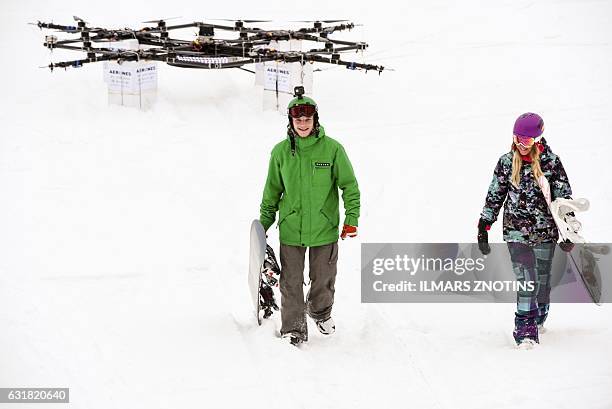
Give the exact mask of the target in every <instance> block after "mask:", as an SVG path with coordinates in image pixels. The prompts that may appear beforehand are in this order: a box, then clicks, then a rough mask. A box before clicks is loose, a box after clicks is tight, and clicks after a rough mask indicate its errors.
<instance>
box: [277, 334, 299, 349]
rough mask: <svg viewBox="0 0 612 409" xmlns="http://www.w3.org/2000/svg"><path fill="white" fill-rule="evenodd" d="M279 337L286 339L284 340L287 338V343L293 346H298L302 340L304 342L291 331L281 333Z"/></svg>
mask: <svg viewBox="0 0 612 409" xmlns="http://www.w3.org/2000/svg"><path fill="white" fill-rule="evenodd" d="M281 338H283V339H286V340H287V341H289V343H290V344H291V345H293V346H298V345H300V344H301V343H302V342H304V341H302V338H300V337H298V336H297V335H295V334H292V333H288V334H283V335H282V336H281Z"/></svg>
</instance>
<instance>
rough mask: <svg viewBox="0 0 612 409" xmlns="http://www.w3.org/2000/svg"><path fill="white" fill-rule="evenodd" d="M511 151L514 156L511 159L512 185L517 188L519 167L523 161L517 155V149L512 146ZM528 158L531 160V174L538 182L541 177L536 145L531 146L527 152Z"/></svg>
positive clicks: (538, 153)
mask: <svg viewBox="0 0 612 409" xmlns="http://www.w3.org/2000/svg"><path fill="white" fill-rule="evenodd" d="M512 151H513V152H514V155H513V157H512V179H511V180H512V184H513V185H514V187H518V185H519V183H520V181H521V167H522V166H523V159H522V158H521V154H520V153H519V151H518V149H517V147H516V146H515V145H514V144H512ZM528 155H529V157H530V158H531V173H533V177H534V178H535V180H538V179H539V178H540V176H542V175H543V173H542V168H541V167H540V150H539V149H538V145H537V144H535V143H534V144H533V146H532V147H531V150H530V151H529V154H528Z"/></svg>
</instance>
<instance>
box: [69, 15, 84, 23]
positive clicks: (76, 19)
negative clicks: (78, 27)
mask: <svg viewBox="0 0 612 409" xmlns="http://www.w3.org/2000/svg"><path fill="white" fill-rule="evenodd" d="M72 18H73V19H74V21H76V22H77V23H85V24H87V21H85V20H83V19H82V18H81V17H78V16H72Z"/></svg>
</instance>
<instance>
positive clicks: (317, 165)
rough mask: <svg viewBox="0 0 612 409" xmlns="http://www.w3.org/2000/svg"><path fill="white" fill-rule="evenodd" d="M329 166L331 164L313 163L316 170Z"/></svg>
mask: <svg viewBox="0 0 612 409" xmlns="http://www.w3.org/2000/svg"><path fill="white" fill-rule="evenodd" d="M330 166H331V163H329V162H315V167H316V168H329V167H330Z"/></svg>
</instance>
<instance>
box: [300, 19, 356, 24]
mask: <svg viewBox="0 0 612 409" xmlns="http://www.w3.org/2000/svg"><path fill="white" fill-rule="evenodd" d="M343 21H349V20H344V19H343V20H292V21H290V22H291V23H325V24H331V23H341V22H343Z"/></svg>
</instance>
